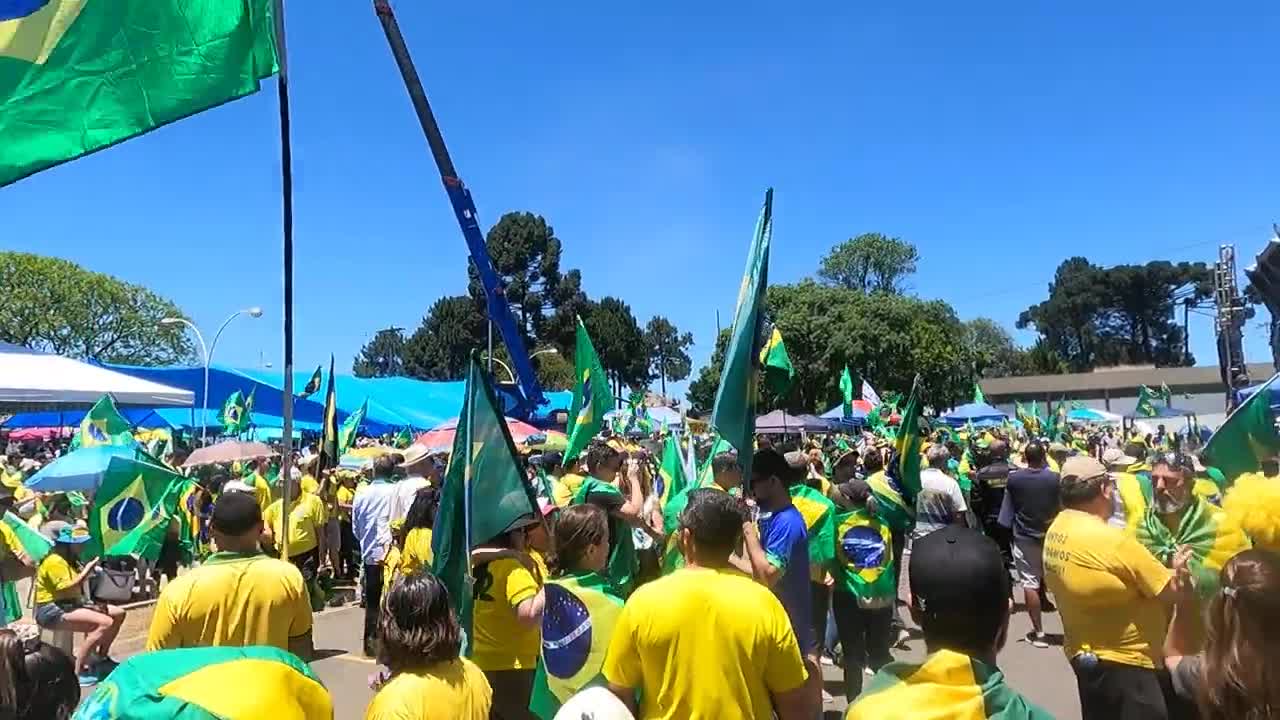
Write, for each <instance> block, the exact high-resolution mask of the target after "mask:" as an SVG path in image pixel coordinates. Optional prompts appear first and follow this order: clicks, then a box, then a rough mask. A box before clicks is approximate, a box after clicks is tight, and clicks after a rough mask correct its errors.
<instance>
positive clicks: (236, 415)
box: [218, 390, 245, 435]
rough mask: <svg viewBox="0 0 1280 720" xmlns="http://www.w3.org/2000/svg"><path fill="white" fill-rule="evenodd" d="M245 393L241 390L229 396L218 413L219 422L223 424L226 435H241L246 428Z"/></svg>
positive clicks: (223, 431)
mask: <svg viewBox="0 0 1280 720" xmlns="http://www.w3.org/2000/svg"><path fill="white" fill-rule="evenodd" d="M244 415H245V413H244V393H241V392H240V391H239V390H236V391H235V392H233V393H231V394H230V395H228V396H227V399H226V400H224V401H223V403H222V410H220V411H219V412H218V422H220V423H222V433H223V434H224V435H239V434H240V431H241V430H242V429H243V427H244Z"/></svg>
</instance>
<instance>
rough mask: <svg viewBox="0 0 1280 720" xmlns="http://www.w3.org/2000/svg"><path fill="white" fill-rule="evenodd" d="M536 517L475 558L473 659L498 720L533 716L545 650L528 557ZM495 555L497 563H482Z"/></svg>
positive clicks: (536, 578)
mask: <svg viewBox="0 0 1280 720" xmlns="http://www.w3.org/2000/svg"><path fill="white" fill-rule="evenodd" d="M535 522H536V520H535V519H534V517H533V516H532V515H530V516H527V517H526V518H524V519H523V520H522V521H518V522H517V527H516V528H515V529H513V530H511V531H509V532H506V533H503V534H502V535H500V536H498V537H497V538H494V539H493V540H490V541H489V542H488V543H486V546H487V547H482V548H478V549H477V551H476V552H477V553H480V556H479V557H477V555H475V554H473V562H474V563H476V567H475V570H474V576H475V591H474V592H475V610H474V617H473V623H474V630H473V632H474V645H473V647H472V653H471V659H472V660H474V661H475V663H476V665H477V666H478V667H479V668H480V669H481V670H483V671H484V674H485V677H486V678H488V680H489V685H490V686H491V687H492V688H493V706H494V710H493V713H494V716H495V717H499V718H502V719H503V720H508V719H509V718H532V717H533V716H532V714H531V713H530V712H529V696H530V694H531V693H532V690H533V675H534V667H535V665H536V663H537V659H538V650H539V648H540V647H541V637H542V635H541V632H540V630H541V623H542V607H543V603H544V602H545V596H544V595H543V593H542V583H543V578H542V577H541V574H540V573H538V572H536V571H535V570H533V569H531V568H536V565H534V564H533V563H532V562H531V561H530V560H522V559H517V557H520V558H528V552H529V546H528V539H527V537H526V530H527V528H528V527H529V526H530V525H532V524H534V523H535ZM486 557H496V558H497V559H492V560H489V559H483V558H486Z"/></svg>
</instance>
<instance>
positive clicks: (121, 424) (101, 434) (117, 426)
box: [71, 395, 137, 450]
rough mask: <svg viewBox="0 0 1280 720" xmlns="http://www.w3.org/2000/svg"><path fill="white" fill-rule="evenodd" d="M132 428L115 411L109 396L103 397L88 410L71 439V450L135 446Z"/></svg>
mask: <svg viewBox="0 0 1280 720" xmlns="http://www.w3.org/2000/svg"><path fill="white" fill-rule="evenodd" d="M136 444H137V441H136V440H134V439H133V426H132V425H130V424H129V421H128V420H125V419H124V416H123V415H121V414H120V411H119V410H117V409H116V403H115V401H114V400H112V399H111V396H110V395H103V396H102V397H101V398H99V399H98V402H96V403H94V404H93V407H91V408H89V412H88V413H86V414H85V416H84V419H83V420H81V421H80V429H79V430H78V431H77V432H76V434H75V435H74V436H73V437H72V438H71V449H72V450H76V449H78V448H82V447H97V446H99V445H136Z"/></svg>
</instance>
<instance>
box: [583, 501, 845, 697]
mask: <svg viewBox="0 0 1280 720" xmlns="http://www.w3.org/2000/svg"><path fill="white" fill-rule="evenodd" d="M751 522H752V521H751V518H750V517H748V516H747V514H746V513H745V512H744V509H743V505H742V503H741V501H740V500H738V499H737V498H734V497H732V496H730V495H728V494H727V493H723V492H718V491H716V490H711V489H708V488H700V489H697V490H693V491H691V492H690V493H689V498H688V505H687V506H686V507H685V509H684V511H683V512H682V513H681V515H680V522H679V530H678V531H677V532H678V533H679V535H680V537H679V543H680V548H681V551H682V552H683V554H684V557H685V563H686V564H685V566H684V567H683V568H680V569H679V570H676V571H675V572H673V573H671V574H670V575H667V576H665V577H663V578H660V579H658V580H654V581H653V582H650V583H647V584H645V585H642V586H640V587H639V588H637V589H636V591H635V593H634V594H632V596H631V598H630V599H629V600H628V601H627V604H626V606H625V607H624V608H623V609H622V614H621V615H620V616H619V617H618V620H617V623H616V624H615V625H614V629H613V636H612V638H611V639H610V642H609V649H608V651H607V652H606V653H605V660H604V670H603V672H604V678H605V680H606V681H607V682H608V684H609V689H610V690H612V691H613V693H614V694H615V695H617V696H618V698H619V699H620V700H622V702H623V703H625V704H626V705H627V707H628V708H629V709H630V710H631V712H632V714H634V715H635V716H636V717H637V718H638V719H639V720H659V719H662V720H676V719H677V718H680V719H681V720H683V719H685V718H688V719H691V720H708V719H710V718H716V719H717V720H739V719H742V720H746V719H747V718H768V717H771V716H773V715H774V714H775V713H776V716H777V717H778V718H780V719H781V720H799V719H800V718H804V719H806V720H807V719H808V718H812V717H815V716H817V715H818V714H820V712H821V708H820V707H815V706H814V704H813V702H812V701H811V698H810V693H809V692H808V690H807V689H806V686H805V685H806V680H807V675H806V672H805V667H804V662H803V660H802V659H801V657H800V646H799V645H798V644H797V642H796V636H795V633H794V632H793V631H792V629H791V621H790V620H789V619H788V618H787V613H786V611H785V610H784V609H783V608H782V603H781V602H780V601H779V600H778V598H777V596H775V595H774V594H773V593H772V592H771V591H770V590H769V589H768V588H767V587H765V586H764V585H762V584H760V583H757V582H756V581H755V580H753V579H752V578H751V577H750V576H748V575H745V574H743V573H741V572H738V571H737V570H735V569H733V567H732V566H731V565H730V563H729V556H730V555H731V554H732V553H733V552H734V550H735V549H736V548H737V547H738V545H739V543H740V542H741V541H742V536H743V532H744V528H745V526H747V525H748V524H750V523H751ZM708 668H712V670H710V671H708V670H707V669H708ZM637 693H638V694H639V697H640V700H639V701H638V702H637V700H636V697H637Z"/></svg>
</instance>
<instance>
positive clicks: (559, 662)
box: [529, 572, 622, 720]
mask: <svg viewBox="0 0 1280 720" xmlns="http://www.w3.org/2000/svg"><path fill="white" fill-rule="evenodd" d="M543 591H544V592H545V593H546V605H545V607H544V609H543V611H542V652H541V654H539V656H538V669H537V673H536V674H535V675H534V681H533V693H532V695H531V696H530V698H529V709H530V710H532V711H533V713H534V714H535V715H537V716H538V717H540V718H542V720H552V718H554V717H555V714H556V712H557V711H558V710H559V709H560V705H561V704H562V703H564V702H565V701H566V700H568V699H569V698H570V697H572V696H573V694H574V693H576V692H578V691H579V690H582V689H583V688H586V687H590V686H592V685H602V684H604V677H603V676H602V675H601V668H602V667H603V666H604V655H605V651H606V650H608V649H609V638H610V637H612V636H613V628H614V625H615V623H617V621H618V616H619V615H621V614H622V598H620V597H618V595H617V593H616V592H615V591H614V589H613V586H612V585H610V584H609V581H608V580H607V579H605V578H604V577H601V576H600V575H598V574H596V573H593V572H586V573H577V574H569V575H565V576H564V577H561V578H557V579H555V580H552V581H550V582H548V583H547V584H546V585H545V586H544V587H543Z"/></svg>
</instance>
